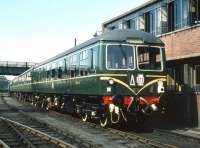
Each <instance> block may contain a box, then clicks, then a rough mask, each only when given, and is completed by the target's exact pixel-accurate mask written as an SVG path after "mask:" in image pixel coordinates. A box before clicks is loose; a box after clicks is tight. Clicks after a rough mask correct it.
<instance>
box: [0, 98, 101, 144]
mask: <svg viewBox="0 0 200 148" xmlns="http://www.w3.org/2000/svg"><path fill="white" fill-rule="evenodd" d="M1 100H2V102H3V103H4V105H6V106H7V109H5V108H4V109H5V113H4V111H1V112H0V113H1V114H0V115H1V117H0V127H1V128H0V139H1V141H2V145H5V146H8V147H39V148H40V147H41V148H45V147H47V148H51V147H65V148H68V147H70V148H73V147H83V148H89V147H94V148H97V147H100V146H98V145H95V144H92V143H89V142H87V141H83V140H82V139H79V138H78V137H75V136H73V134H71V133H66V132H64V131H62V130H59V129H57V128H54V127H52V126H50V125H48V124H46V123H42V122H40V121H38V120H36V119H34V118H32V117H30V116H28V115H26V114H25V113H24V112H23V111H20V110H18V109H17V108H15V107H13V106H10V105H9V104H8V103H7V102H6V101H5V100H4V99H3V98H1ZM8 108H9V109H10V110H11V111H10V112H9V113H7V112H8V110H9V109H8ZM8 131H9V132H8Z"/></svg>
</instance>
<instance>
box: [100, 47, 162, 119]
mask: <svg viewBox="0 0 200 148" xmlns="http://www.w3.org/2000/svg"><path fill="white" fill-rule="evenodd" d="M106 60H107V62H106V69H107V71H109V72H114V74H113V76H112V75H111V76H102V77H100V80H102V81H104V82H107V83H105V85H104V88H106V89H105V91H106V93H105V94H107V95H104V96H103V97H102V100H103V104H104V105H107V106H108V107H109V111H110V113H111V117H112V115H113V114H118V115H120V114H121V117H123V118H124V120H125V121H126V120H127V118H126V115H127V114H133V115H134V114H135V115H138V114H144V115H150V114H151V113H153V112H155V111H158V110H159V109H158V108H159V105H160V100H161V97H162V94H164V92H165V85H166V75H165V54H164V48H163V47H162V46H150V45H122V44H119V45H117V44H113V45H112V44H111V45H107V48H106ZM113 118H114V117H113Z"/></svg>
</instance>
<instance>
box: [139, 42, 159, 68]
mask: <svg viewBox="0 0 200 148" xmlns="http://www.w3.org/2000/svg"><path fill="white" fill-rule="evenodd" d="M137 56H138V68H139V69H141V70H159V71H160V70H162V53H161V49H160V48H157V47H141V46H140V47H138V48H137Z"/></svg>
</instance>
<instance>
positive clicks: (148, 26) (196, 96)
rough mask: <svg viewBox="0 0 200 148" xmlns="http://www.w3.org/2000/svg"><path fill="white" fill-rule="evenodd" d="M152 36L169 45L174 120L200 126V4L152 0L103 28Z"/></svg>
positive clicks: (193, 0) (191, 0) (189, 0)
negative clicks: (135, 31) (140, 31)
mask: <svg viewBox="0 0 200 148" xmlns="http://www.w3.org/2000/svg"><path fill="white" fill-rule="evenodd" d="M126 28H129V29H136V30H142V31H146V32H149V33H151V34H153V35H155V36H157V37H160V38H161V40H162V41H163V42H164V43H165V47H166V57H167V71H168V95H169V97H168V98H169V106H170V111H171V113H172V114H173V118H174V119H176V120H178V121H181V122H183V121H184V122H185V123H189V124H192V125H195V126H196V125H200V0H150V1H149V2H147V3H145V4H143V5H141V6H139V7H137V8H134V9H132V10H129V11H127V12H125V13H123V14H121V15H119V16H116V17H114V18H112V19H110V20H108V21H106V22H104V23H103V24H102V30H103V32H105V31H108V30H114V29H126Z"/></svg>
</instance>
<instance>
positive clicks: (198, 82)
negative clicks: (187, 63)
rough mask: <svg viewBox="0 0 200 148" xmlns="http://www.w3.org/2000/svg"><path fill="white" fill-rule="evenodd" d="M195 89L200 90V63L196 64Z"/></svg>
mask: <svg viewBox="0 0 200 148" xmlns="http://www.w3.org/2000/svg"><path fill="white" fill-rule="evenodd" d="M194 82H195V86H194V90H195V91H196V92H200V65H196V66H195V72H194Z"/></svg>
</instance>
